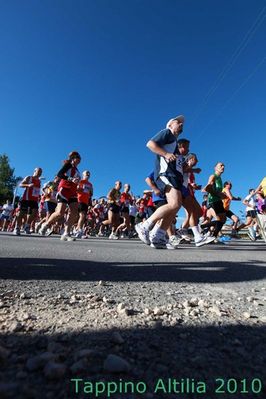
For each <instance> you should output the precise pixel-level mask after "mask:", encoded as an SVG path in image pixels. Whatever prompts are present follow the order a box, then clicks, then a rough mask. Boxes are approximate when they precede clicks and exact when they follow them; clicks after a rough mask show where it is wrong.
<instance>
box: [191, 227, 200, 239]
mask: <svg viewBox="0 0 266 399" xmlns="http://www.w3.org/2000/svg"><path fill="white" fill-rule="evenodd" d="M191 230H192V233H193V235H194V237H195V241H199V240H201V239H202V235H201V234H200V232H199V228H198V226H194V227H191Z"/></svg>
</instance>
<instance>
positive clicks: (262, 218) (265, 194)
mask: <svg viewBox="0 0 266 399" xmlns="http://www.w3.org/2000/svg"><path fill="white" fill-rule="evenodd" d="M255 192H256V193H257V195H260V200H261V205H260V212H258V214H257V222H258V225H259V228H260V232H261V235H262V237H263V239H264V241H265V242H266V176H265V177H264V178H263V179H262V181H261V182H260V184H259V186H258V187H257V189H256V191H255Z"/></svg>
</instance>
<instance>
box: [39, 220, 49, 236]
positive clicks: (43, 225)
mask: <svg viewBox="0 0 266 399" xmlns="http://www.w3.org/2000/svg"><path fill="white" fill-rule="evenodd" d="M47 230H48V226H47V225H46V224H44V223H43V224H42V227H41V228H40V230H39V234H40V235H41V236H45V235H46V231H47Z"/></svg>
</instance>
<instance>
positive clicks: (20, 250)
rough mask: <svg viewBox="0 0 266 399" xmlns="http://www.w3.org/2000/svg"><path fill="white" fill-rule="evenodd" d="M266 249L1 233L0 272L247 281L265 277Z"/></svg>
mask: <svg viewBox="0 0 266 399" xmlns="http://www.w3.org/2000/svg"><path fill="white" fill-rule="evenodd" d="M265 250H266V244H265V243H264V242H263V241H261V240H260V241H257V242H255V243H253V242H251V241H247V240H243V239H242V240H233V241H231V242H230V243H229V244H225V245H218V244H216V245H215V244H214V245H213V244H211V245H208V246H204V247H200V248H196V247H194V245H193V244H187V245H180V248H178V249H177V250H156V249H152V248H150V247H148V246H146V245H144V244H142V243H141V242H140V241H139V240H137V239H133V240H117V241H115V240H108V239H105V238H91V239H88V240H78V241H76V242H61V241H60V240H59V238H58V237H57V236H52V237H40V236H37V235H31V236H26V235H22V236H20V237H16V236H13V235H12V234H8V233H0V262H1V269H0V272H1V278H4V279H14V280H17V279H21V280H27V279H49V280H51V279H54V280H76V281H79V280H81V281H84V280H91V281H97V280H108V281H135V282H137V281H147V282H149V281H169V282H170V281H171V282H177V283H178V282H182V281H183V282H206V283H208V282H214V283H223V282H244V281H246V282H247V281H253V280H262V279H264V278H265V277H266V269H265V265H266V251H265ZM84 273H87V275H86V276H84V275H83V274H84Z"/></svg>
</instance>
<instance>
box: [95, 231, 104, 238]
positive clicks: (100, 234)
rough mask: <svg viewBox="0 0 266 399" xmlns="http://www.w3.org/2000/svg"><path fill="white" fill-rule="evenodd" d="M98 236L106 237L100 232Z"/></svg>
mask: <svg viewBox="0 0 266 399" xmlns="http://www.w3.org/2000/svg"><path fill="white" fill-rule="evenodd" d="M96 236H97V237H104V234H103V233H101V232H100V231H99V233H98V234H96Z"/></svg>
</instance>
